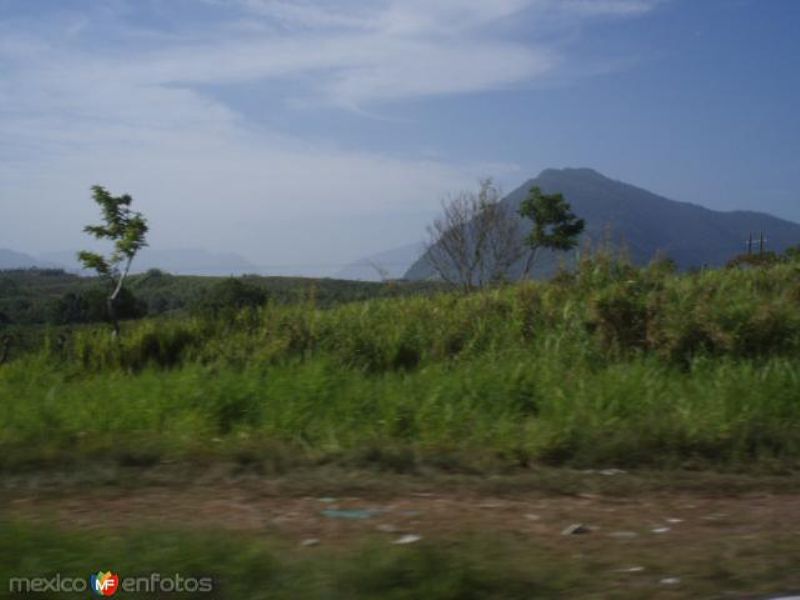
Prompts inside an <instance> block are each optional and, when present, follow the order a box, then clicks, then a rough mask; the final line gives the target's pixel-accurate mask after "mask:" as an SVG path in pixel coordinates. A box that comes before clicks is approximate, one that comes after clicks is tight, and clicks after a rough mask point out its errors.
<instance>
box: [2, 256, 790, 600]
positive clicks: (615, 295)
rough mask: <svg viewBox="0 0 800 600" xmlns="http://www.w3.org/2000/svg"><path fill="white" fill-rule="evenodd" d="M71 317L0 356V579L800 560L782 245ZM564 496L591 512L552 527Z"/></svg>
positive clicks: (621, 582)
mask: <svg viewBox="0 0 800 600" xmlns="http://www.w3.org/2000/svg"><path fill="white" fill-rule="evenodd" d="M64 331H65V330H63V329H60V330H49V329H46V328H44V329H42V330H41V331H40V332H39V335H38V337H37V340H38V341H37V342H36V344H35V345H34V346H32V347H30V348H28V349H27V350H26V351H25V352H24V353H22V354H17V355H15V356H13V357H12V359H11V360H10V361H8V362H7V363H6V364H3V365H0V473H2V478H0V482H1V483H2V486H0V511H2V515H3V521H2V522H1V523H0V530H1V531H2V535H0V557H2V559H0V579H4V580H8V579H9V578H11V577H25V576H30V577H46V576H54V575H55V574H57V573H60V574H61V575H62V576H65V577H66V576H75V577H84V578H85V577H87V576H88V575H89V574H90V573H95V572H97V570H98V569H113V570H115V571H116V572H118V573H120V574H121V575H122V576H123V577H126V576H133V575H138V576H144V575H146V574H148V573H151V572H159V573H162V574H164V575H168V574H169V573H181V574H183V575H187V576H191V575H203V576H210V577H213V578H214V582H215V586H216V588H215V589H216V594H215V595H212V596H210V597H221V598H298V597H304V598H305V597H307V598H423V597H424V598H443V599H444V598H447V599H451V598H452V599H457V598H532V597H533V598H563V597H588V598H606V597H619V598H686V597H692V598H704V597H719V596H720V594H723V593H724V594H726V597H735V598H752V597H761V596H766V595H767V594H776V595H777V594H780V593H784V594H785V593H787V592H791V591H792V590H797V589H800V580H798V579H797V577H796V571H795V569H794V567H793V565H795V564H796V561H797V560H798V558H800V542H798V540H800V530H798V531H796V530H795V529H794V525H793V523H795V522H797V519H798V518H800V514H795V512H796V509H795V507H796V506H800V501H798V499H797V493H798V487H797V484H796V476H795V474H796V472H797V469H798V466H800V264H798V263H784V264H779V265H775V266H771V267H769V268H758V269H729V270H718V271H702V272H698V273H692V274H677V273H674V272H672V270H671V269H670V268H669V267H668V265H665V264H654V265H652V266H650V267H648V268H646V269H637V268H634V267H631V266H630V265H628V264H626V263H625V262H624V261H620V260H617V259H614V258H612V257H610V256H607V255H604V254H599V255H595V256H594V257H591V258H588V259H585V260H584V261H582V263H581V264H580V267H579V269H578V270H577V271H576V272H575V273H574V274H571V275H570V274H564V275H561V276H559V277H558V278H556V279H555V280H554V281H552V282H548V283H532V282H529V283H522V284H516V285H509V286H503V287H499V288H497V289H492V290H486V291H483V292H480V293H476V294H471V295H466V296H465V295H459V294H448V293H440V294H436V295H425V296H408V297H397V298H377V299H376V298H373V299H370V300H364V301H358V302H351V303H344V304H340V305H337V306H320V305H319V304H318V303H316V301H315V300H314V298H313V296H311V297H307V298H304V299H303V300H302V301H301V302H298V303H294V304H286V303H282V302H276V301H272V302H269V303H267V305H265V306H263V307H260V308H251V309H245V310H242V311H233V310H231V311H218V312H217V313H215V314H208V313H205V314H203V313H195V314H193V315H189V314H184V315H178V316H173V317H170V318H167V317H163V318H158V319H143V320H139V321H129V322H126V323H124V325H123V332H122V335H121V337H120V338H119V339H113V338H112V337H111V335H110V332H109V329H108V327H104V326H93V325H84V326H81V327H76V328H72V329H70V330H69V333H68V334H67V335H65V334H64ZM619 469H623V470H624V471H620V470H619ZM329 496H330V497H329ZM329 503H330V504H329ZM333 509H336V510H338V509H342V510H344V511H345V515H351V514H355V515H356V521H353V522H351V521H349V520H344V521H341V520H338V519H333V518H329V517H328V516H326V510H333ZM364 510H367V511H368V513H366V514H367V516H366V517H364V520H363V521H362V520H361V516H360V515H362V513H363V511H364ZM348 511H355V513H352V512H348ZM369 511H373V512H369ZM531 513H536V514H535V515H534V517H535V520H530V519H529V515H530V514H531ZM333 514H334V516H336V515H337V513H335V512H334V513H333ZM526 515H528V516H526ZM534 517H531V518H534ZM349 518H350V517H347V519H349ZM668 518H669V520H667V519H668ZM576 522H578V523H586V524H588V525H589V526H590V533H589V534H587V535H580V536H564V535H562V534H561V532H562V530H563V528H564V527H566V526H569V525H570V524H573V523H576ZM665 525H666V526H665ZM615 532H617V533H619V532H622V533H621V534H620V535H619V536H617V537H615V536H616V533H615ZM661 532H664V533H663V535H662V534H661ZM406 534H414V535H418V536H419V538H420V539H417V538H414V541H413V542H412V543H410V544H408V545H403V544H396V543H394V542H395V541H396V540H397V539H402V537H401V536H402V535H406ZM307 539H313V540H315V541H314V542H313V544H303V540H307ZM5 592H6V588H3V589H0V595H2V594H4V593H5ZM13 595H14V594H12V596H13ZM63 597H69V595H63ZM76 597H78V596H76ZM131 597H153V596H152V595H150V596H147V595H143V594H138V595H137V594H133V595H132V596H131ZM183 597H209V596H208V594H206V595H205V596H204V595H203V594H196V595H194V596H191V595H188V596H187V595H184V596H183Z"/></svg>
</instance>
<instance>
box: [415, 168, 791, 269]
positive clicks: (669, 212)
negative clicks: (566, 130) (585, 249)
mask: <svg viewBox="0 0 800 600" xmlns="http://www.w3.org/2000/svg"><path fill="white" fill-rule="evenodd" d="M534 186H538V187H540V188H541V189H542V191H543V192H544V193H546V194H552V193H557V192H560V193H562V194H564V197H565V198H566V200H567V201H568V202H569V203H570V204H571V205H572V209H573V211H574V212H575V214H577V215H578V216H579V217H581V218H583V219H585V220H586V231H585V232H584V239H585V238H587V237H588V238H589V239H591V240H592V241H593V242H601V241H603V240H604V239H605V238H606V237H608V236H610V238H611V241H612V243H620V242H622V243H623V244H624V246H625V247H626V249H627V251H628V253H629V255H630V257H631V259H632V260H633V261H634V262H635V263H637V264H645V263H647V262H649V261H650V260H651V259H652V258H653V257H654V256H656V255H657V254H658V253H664V254H666V255H667V256H669V257H670V258H672V259H673V260H674V261H675V262H676V263H677V265H678V267H679V268H682V269H688V268H691V267H699V266H702V265H708V266H721V265H724V264H725V263H726V262H727V261H728V260H729V259H730V258H732V257H733V256H735V255H737V254H740V253H742V252H744V251H745V248H746V247H745V242H746V240H747V236H748V233H749V232H753V233H754V234H755V235H756V236H758V235H759V232H761V231H763V232H765V234H766V236H767V238H768V246H767V248H768V249H769V250H775V251H777V252H782V251H783V250H785V249H786V248H787V247H789V246H792V245H795V244H800V224H797V223H793V222H791V221H787V220H784V219H780V218H778V217H774V216H772V215H768V214H765V213H759V212H754V211H732V212H721V211H716V210H711V209H709V208H705V207H702V206H699V205H697V204H690V203H688V202H679V201H676V200H670V199H668V198H664V197H663V196H659V195H657V194H654V193H652V192H649V191H647V190H645V189H642V188H638V187H636V186H633V185H630V184H628V183H624V182H621V181H615V180H613V179H610V178H608V177H605V176H604V175H602V174H600V173H598V172H597V171H594V170H593V169H587V168H567V169H546V170H544V171H542V172H541V173H540V174H539V176H538V177H536V178H535V179H531V180H529V181H527V182H525V183H524V184H523V185H521V186H520V187H519V188H517V189H516V190H514V191H513V192H511V193H510V194H509V195H508V196H506V197H505V198H504V199H503V202H504V203H508V204H511V205H512V206H513V207H514V208H515V209H516V208H518V207H519V205H520V203H521V202H522V200H523V199H524V198H525V197H526V196H527V194H528V192H529V190H530V189H531V188H532V187H534ZM529 229H530V226H529V225H528V224H527V223H526V227H525V229H524V231H525V233H527V231H528V230H529ZM573 257H574V253H572V254H568V255H567V254H565V255H558V256H554V255H552V254H550V253H542V258H541V260H540V261H539V263H538V267H537V268H536V269H535V272H534V274H535V275H536V276H547V275H549V274H551V273H552V272H554V270H555V269H556V267H557V265H558V264H559V262H560V261H562V260H566V261H567V262H570V261H571V260H574V259H573ZM520 271H521V265H518V266H517V269H516V273H515V274H518V273H519V272H520ZM405 276H406V278H408V279H428V278H431V277H433V276H434V272H433V270H432V269H431V267H430V265H429V264H428V263H427V260H426V259H425V257H424V256H422V257H421V258H420V259H419V260H417V261H416V262H415V263H414V264H413V265H412V266H411V267H410V268H409V270H408V271H407V272H406V275H405Z"/></svg>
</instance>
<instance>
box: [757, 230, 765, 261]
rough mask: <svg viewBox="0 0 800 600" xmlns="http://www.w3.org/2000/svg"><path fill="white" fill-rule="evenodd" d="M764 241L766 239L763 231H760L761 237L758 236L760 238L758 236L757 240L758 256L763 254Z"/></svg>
mask: <svg viewBox="0 0 800 600" xmlns="http://www.w3.org/2000/svg"><path fill="white" fill-rule="evenodd" d="M765 241H766V240H765V239H764V232H763V231H762V232H761V237H760V238H759V240H758V255H759V256H761V255H762V254H764V242H765Z"/></svg>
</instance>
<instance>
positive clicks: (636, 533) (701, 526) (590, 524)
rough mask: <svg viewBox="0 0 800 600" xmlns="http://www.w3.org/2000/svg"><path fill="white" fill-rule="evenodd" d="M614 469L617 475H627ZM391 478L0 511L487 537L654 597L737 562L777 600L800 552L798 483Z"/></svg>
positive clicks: (412, 538) (64, 520)
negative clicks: (588, 566)
mask: <svg viewBox="0 0 800 600" xmlns="http://www.w3.org/2000/svg"><path fill="white" fill-rule="evenodd" d="M614 477H615V478H618V481H620V482H624V478H626V477H628V475H626V474H619V475H615V476H614ZM311 487H312V488H313V486H311ZM397 487H398V489H397V491H394V492H393V490H392V486H391V485H382V486H380V487H379V488H375V489H371V488H370V486H366V487H365V489H364V490H363V492H362V493H357V494H354V493H331V492H330V491H329V490H330V489H331V488H333V489H334V492H335V488H336V486H335V485H334V486H325V485H321V486H320V487H319V489H317V490H313V489H309V486H308V485H304V486H300V487H297V486H294V487H293V488H291V489H283V488H281V487H280V486H278V487H276V486H275V485H274V482H270V481H269V480H266V479H265V480H264V481H259V480H258V479H248V480H246V481H243V482H238V483H237V482H236V481H230V482H227V483H226V485H219V483H213V484H211V483H203V482H198V483H195V484H192V483H184V484H182V485H180V486H176V487H170V486H166V485H145V486H127V487H125V486H122V487H120V486H108V487H99V488H96V489H87V487H85V486H82V485H81V486H73V487H66V488H63V489H60V490H58V491H57V492H55V491H53V489H52V488H47V489H46V490H42V489H40V488H37V487H25V486H15V487H13V488H11V489H6V490H4V493H3V495H2V498H0V509H2V512H3V514H4V515H6V516H8V517H10V518H12V519H21V520H34V521H46V522H50V523H54V524H55V525H56V526H63V527H65V528H80V529H81V530H87V529H88V530H91V529H92V528H103V527H108V526H109V525H111V524H113V525H114V527H117V528H119V527H122V528H123V529H124V528H125V527H131V528H134V527H155V528H165V527H169V528H180V529H184V528H188V529H192V530H196V529H203V530H207V529H214V530H216V529H222V530H228V531H235V532H247V533H248V534H254V533H255V534H258V535H264V536H268V537H274V538H276V539H280V540H283V541H288V542H289V543H290V544H296V547H297V548H298V550H299V551H307V552H314V551H315V549H316V548H325V549H328V550H329V549H332V548H333V549H343V550H344V549H347V547H348V546H351V545H354V544H356V543H359V541H362V540H364V539H365V538H377V539H379V540H385V542H386V544H403V543H406V544H415V543H424V542H423V540H432V541H437V540H448V539H452V538H454V537H458V536H461V537H463V536H464V535H471V534H478V535H483V534H491V535H500V536H505V537H506V538H508V537H511V538H513V539H515V540H518V541H519V540H521V541H523V542H524V543H526V544H527V543H529V544H530V545H531V546H532V547H533V546H535V547H536V548H537V549H540V550H544V551H546V552H547V553H549V554H552V555H554V556H558V557H562V558H564V560H570V561H589V562H591V563H592V565H594V566H593V568H600V569H602V571H603V573H605V575H604V576H605V577H607V578H609V580H610V582H612V583H613V584H614V585H624V586H626V587H629V586H636V585H638V584H639V583H640V584H641V585H642V586H646V585H650V586H652V585H654V584H655V585H658V586H661V587H663V588H674V590H672V592H671V593H669V594H667V595H665V596H664V597H685V595H683V594H681V592H680V587H681V586H682V585H684V584H685V583H686V582H687V581H690V580H691V579H692V578H693V577H705V578H708V577H712V576H714V574H715V573H716V572H724V573H727V575H728V576H729V577H728V580H729V579H730V574H731V573H732V572H733V573H735V572H737V571H741V570H747V571H748V574H749V573H750V572H762V573H764V577H765V578H770V577H772V578H775V577H777V578H779V579H780V581H781V590H782V591H785V593H786V595H787V596H788V595H790V594H791V593H792V592H797V591H798V590H800V565H797V564H796V563H795V562H794V558H798V557H800V493H798V492H797V491H782V492H775V491H771V492H767V491H759V489H758V486H757V485H751V486H750V487H751V489H749V490H746V491H740V492H737V493H730V492H729V491H725V490H715V489H713V487H712V488H706V489H684V490H681V489H678V490H665V489H658V488H656V489H647V488H646V487H645V489H643V490H639V491H636V492H633V493H624V492H622V493H621V492H620V491H619V490H616V491H615V492H614V493H602V492H601V493H595V492H575V493H558V492H556V491H553V490H537V489H527V488H525V487H523V488H522V489H513V488H512V489H510V490H508V491H505V492H496V493H490V492H489V491H487V490H486V489H481V488H479V487H476V488H474V489H473V488H471V487H470V486H469V485H463V484H462V485H457V486H447V485H446V484H443V483H442V482H435V483H431V484H429V485H421V486H420V485H415V486H411V487H408V486H397ZM587 487H590V486H587ZM351 488H352V486H345V488H343V489H351ZM341 491H342V489H340V490H339V492H341ZM578 525H580V527H576V526H578ZM570 528H571V529H573V530H574V529H577V532H575V531H573V532H570ZM792 565H795V567H797V568H795V567H793V566H792ZM637 582H639V583H637ZM664 591H665V592H666V591H667V590H666V589H665V590H664ZM659 597H661V595H659ZM720 597H764V596H743V595H740V594H737V590H735V589H733V590H727V591H726V590H720ZM772 597H775V596H774V595H773V596H772Z"/></svg>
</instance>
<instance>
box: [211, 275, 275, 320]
mask: <svg viewBox="0 0 800 600" xmlns="http://www.w3.org/2000/svg"><path fill="white" fill-rule="evenodd" d="M268 297H269V296H268V294H267V290H265V289H264V288H263V287H261V286H260V285H257V284H255V283H250V282H247V281H244V280H242V279H236V278H233V277H229V278H227V279H224V280H223V281H220V282H219V283H217V284H215V285H214V286H213V287H212V288H211V289H210V290H208V292H207V294H206V296H205V297H204V298H203V299H202V300H201V302H200V305H199V307H200V309H201V310H204V311H208V312H210V313H212V314H214V315H216V314H219V313H222V312H226V311H239V310H241V309H243V308H255V307H258V306H262V305H263V304H265V303H266V302H267V299H268Z"/></svg>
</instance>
